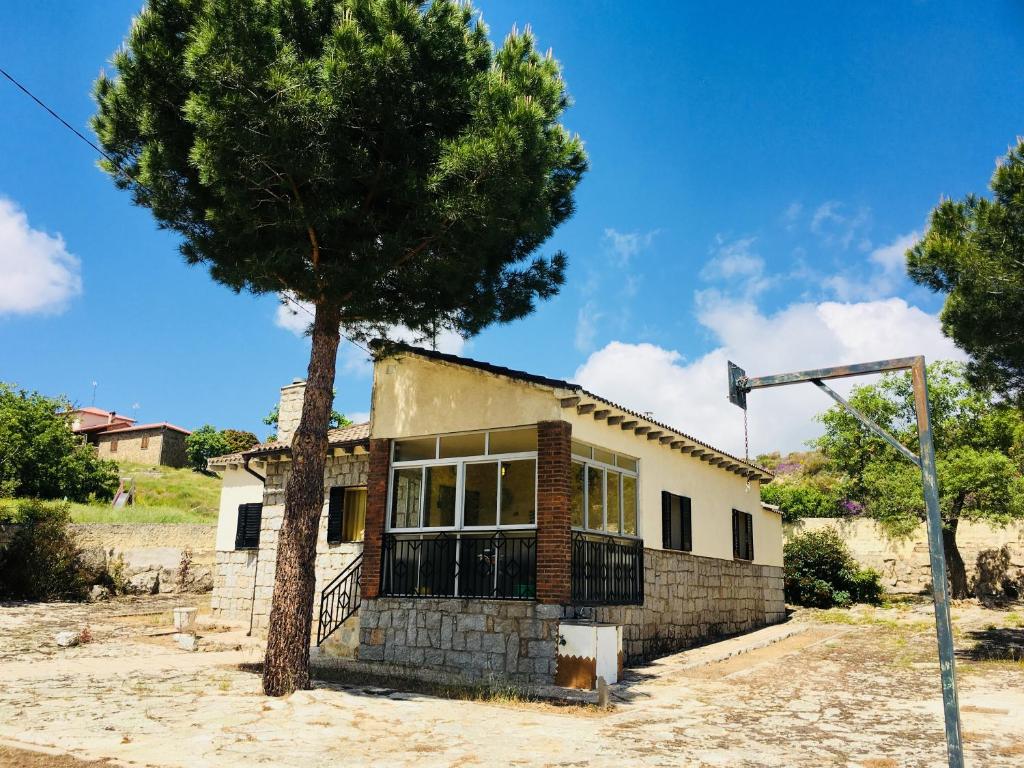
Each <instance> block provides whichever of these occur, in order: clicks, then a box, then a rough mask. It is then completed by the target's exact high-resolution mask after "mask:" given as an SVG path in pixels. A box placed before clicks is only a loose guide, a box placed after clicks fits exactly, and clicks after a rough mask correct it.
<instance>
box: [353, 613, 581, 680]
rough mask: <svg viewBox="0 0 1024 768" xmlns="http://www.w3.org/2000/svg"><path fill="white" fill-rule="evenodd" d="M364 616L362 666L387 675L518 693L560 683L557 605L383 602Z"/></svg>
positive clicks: (360, 656)
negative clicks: (508, 685) (518, 688)
mask: <svg viewBox="0 0 1024 768" xmlns="http://www.w3.org/2000/svg"><path fill="white" fill-rule="evenodd" d="M359 614H360V616H359V618H360V646H359V661H360V662H361V663H363V662H369V663H370V664H373V663H375V662H379V663H381V664H382V665H383V667H382V668H383V669H386V670H388V671H389V674H395V675H409V676H411V677H417V678H423V677H426V678H427V679H431V680H436V681H440V682H453V683H454V682H461V683H470V684H473V683H481V682H486V681H489V680H499V679H500V680H508V681H512V682H515V683H518V684H521V685H550V684H551V681H552V680H553V679H554V676H555V655H556V650H557V642H558V623H559V621H560V620H561V618H562V615H563V609H562V607H561V606H559V605H543V604H540V603H535V602H532V601H525V600H524V601H519V600H482V599H459V598H394V597H381V598H376V599H373V600H364V601H363V605H362V607H361V608H360V609H359ZM425 670H428V671H427V674H424V671H425Z"/></svg>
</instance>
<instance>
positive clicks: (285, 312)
mask: <svg viewBox="0 0 1024 768" xmlns="http://www.w3.org/2000/svg"><path fill="white" fill-rule="evenodd" d="M280 298H281V303H280V304H278V305H277V312H276V313H275V314H274V325H276V326H277V327H278V328H284V329H285V330H286V331H291V332H292V333H294V334H295V335H296V336H305V335H306V331H307V330H308V329H309V326H310V325H312V323H313V314H314V313H313V305H312V304H310V303H309V302H308V301H299V300H297V299H296V298H295V294H294V293H292V292H291V291H285V292H284V293H283V294H281V297H280Z"/></svg>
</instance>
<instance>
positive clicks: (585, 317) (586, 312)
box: [576, 301, 603, 352]
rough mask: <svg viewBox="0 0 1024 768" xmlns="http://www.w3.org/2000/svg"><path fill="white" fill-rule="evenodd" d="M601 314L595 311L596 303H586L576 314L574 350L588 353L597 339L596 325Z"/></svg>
mask: <svg viewBox="0 0 1024 768" xmlns="http://www.w3.org/2000/svg"><path fill="white" fill-rule="evenodd" d="M602 317H603V313H602V312H599V311H598V309H597V302H595V301H588V302H586V303H585V304H584V305H583V306H582V307H580V308H579V311H578V312H577V313H576V349H578V350H579V351H580V352H589V351H590V350H591V349H593V348H594V339H596V338H597V323H598V321H599V320H600V319H601V318H602Z"/></svg>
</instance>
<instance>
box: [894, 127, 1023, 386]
mask: <svg viewBox="0 0 1024 768" xmlns="http://www.w3.org/2000/svg"><path fill="white" fill-rule="evenodd" d="M990 187H991V190H992V199H991V200H989V199H985V198H983V197H977V196H975V195H968V196H967V197H966V198H965V199H964V200H961V201H954V200H943V201H942V202H941V203H940V204H939V206H938V207H937V208H936V209H935V210H934V211H933V212H932V214H931V218H930V220H929V224H928V230H927V231H926V232H925V235H924V238H923V239H922V240H921V242H919V243H918V244H917V245H915V246H914V247H913V248H911V249H910V251H908V253H907V269H908V272H909V274H910V277H911V279H912V280H914V281H915V282H917V283H919V284H921V285H926V286H928V287H929V288H931V289H933V290H935V291H941V292H943V293H946V294H947V297H946V303H945V306H944V307H943V309H942V328H943V330H944V331H945V332H946V334H947V335H948V336H950V337H951V338H952V339H953V340H954V341H955V342H956V343H957V344H958V345H959V346H960V347H962V348H963V349H965V350H966V351H967V352H969V353H970V354H971V356H972V357H973V360H972V362H971V363H970V364H969V365H968V370H969V373H970V375H971V378H972V380H973V381H975V382H976V383H979V384H981V385H983V386H986V387H989V386H991V387H994V388H995V389H996V390H997V391H999V392H1002V393H1004V394H1007V395H1010V396H1011V397H1013V398H1016V399H1018V401H1020V400H1021V399H1022V398H1024V324H1022V323H1021V318H1022V317H1024V140H1022V141H1018V143H1017V145H1016V146H1015V147H1012V148H1011V149H1010V152H1009V153H1008V154H1007V155H1006V157H1004V158H1002V159H1001V160H1000V161H999V163H998V165H997V167H996V171H995V174H994V175H993V176H992V181H991V182H990Z"/></svg>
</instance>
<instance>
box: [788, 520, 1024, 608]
mask: <svg viewBox="0 0 1024 768" xmlns="http://www.w3.org/2000/svg"><path fill="white" fill-rule="evenodd" d="M824 528H835V529H836V530H837V531H839V533H840V535H841V536H842V537H843V540H844V541H845V542H846V545H847V546H848V547H849V548H850V552H851V553H852V554H853V556H854V558H855V559H856V560H857V562H859V563H860V564H861V565H862V566H864V567H866V568H874V569H875V570H877V571H878V572H879V573H881V574H882V582H883V584H884V585H885V587H886V589H887V590H888V591H890V592H892V593H896V594H912V593H919V592H930V591H931V579H932V576H931V567H930V566H929V563H928V534H927V531H926V530H925V526H924V524H923V523H922V524H921V525H919V526H918V527H917V529H916V530H915V531H914V532H913V533H912V534H911V535H910V536H907V537H905V538H893V537H890V536H888V535H887V534H886V533H885V531H884V530H883V529H882V527H881V526H880V525H878V523H876V522H875V521H874V520H868V519H863V518H854V519H850V518H804V519H802V520H798V521H797V522H795V523H787V524H786V525H785V526H784V534H785V537H786V540H787V541H788V540H789V539H790V538H792V537H793V535H794V534H796V533H801V532H803V531H820V530H822V529H824ZM956 538H957V545H958V547H959V549H960V555H961V556H962V557H963V559H964V565H965V566H966V568H967V577H968V579H969V581H970V583H971V584H972V585H973V586H974V587H975V588H976V589H977V591H978V592H980V593H982V594H994V593H997V592H1001V591H1005V590H1006V589H1007V588H1009V589H1011V590H1016V591H1017V592H1018V593H1024V523H1016V524H1014V525H1010V526H1007V527H1005V528H997V527H992V526H989V525H987V524H985V523H966V522H964V523H960V525H959V527H958V528H957V534H956Z"/></svg>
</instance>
